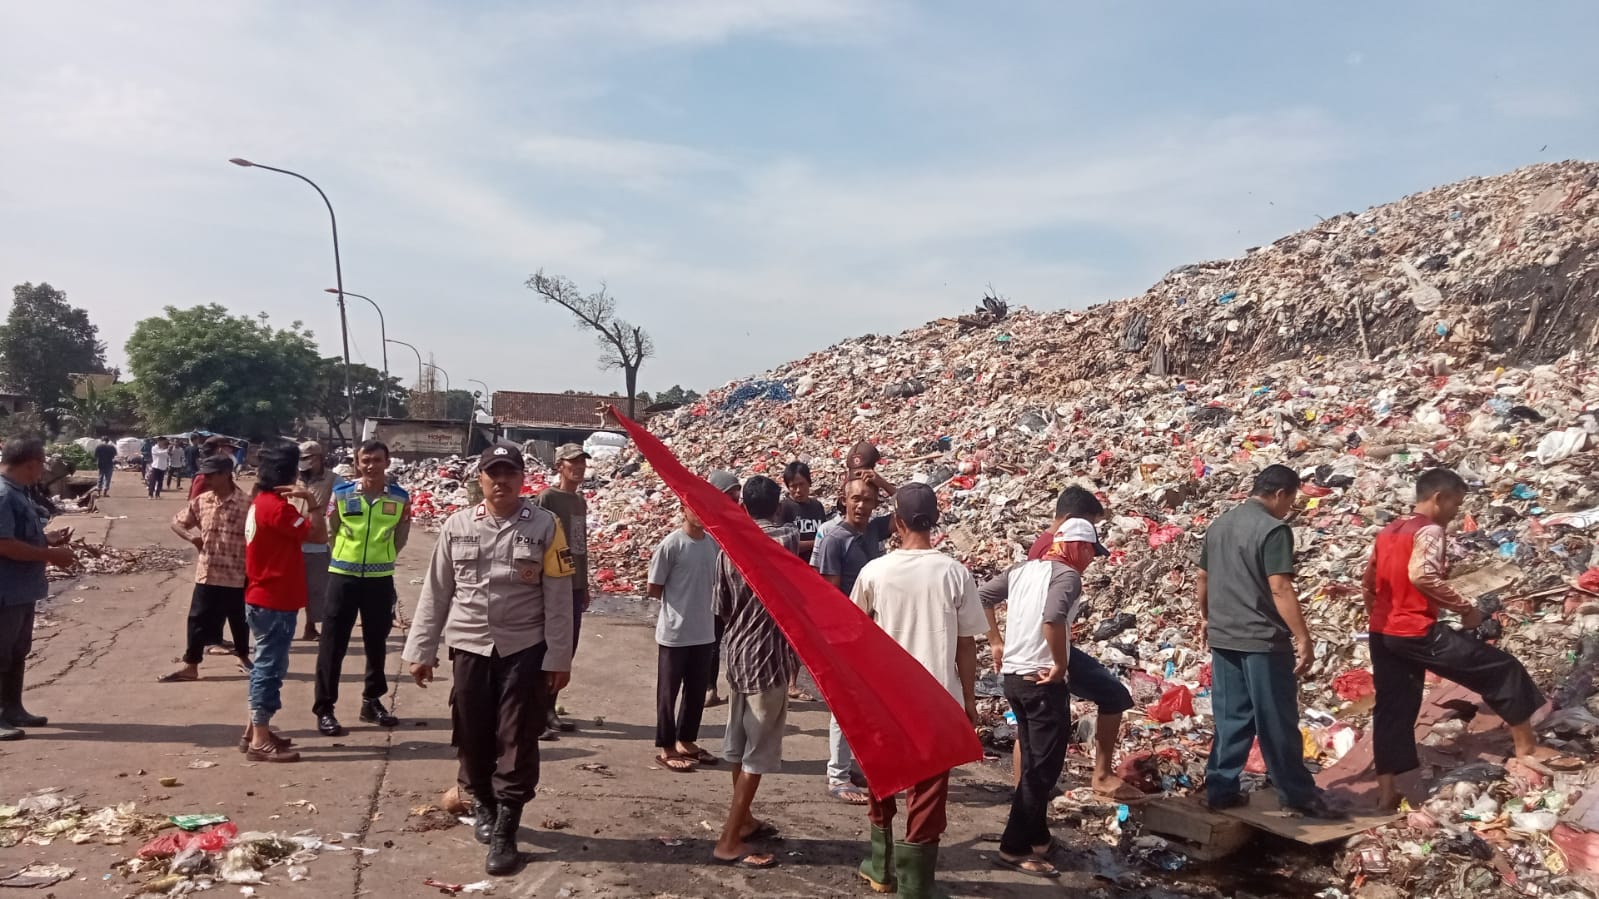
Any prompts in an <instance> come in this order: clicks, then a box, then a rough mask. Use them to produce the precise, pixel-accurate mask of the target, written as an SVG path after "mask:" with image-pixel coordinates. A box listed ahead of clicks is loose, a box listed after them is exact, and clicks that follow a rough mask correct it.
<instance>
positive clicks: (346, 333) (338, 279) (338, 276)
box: [228, 156, 355, 428]
mask: <svg viewBox="0 0 1599 899" xmlns="http://www.w3.org/2000/svg"><path fill="white" fill-rule="evenodd" d="M228 161H229V162H231V163H233V164H234V165H237V166H242V167H244V168H247V169H251V168H254V169H266V170H267V171H269V172H277V173H278V174H280V175H290V176H292V177H295V178H299V179H300V180H301V181H304V182H305V183H306V184H309V185H311V187H312V189H314V190H315V191H316V192H317V195H318V196H320V197H321V198H322V204H323V205H324V206H326V207H328V221H329V222H330V223H331V224H332V225H333V281H334V283H335V284H337V285H338V287H337V288H335V291H334V292H335V293H337V294H338V295H339V336H340V337H341V338H343V341H344V401H345V405H346V409H347V412H346V414H347V415H348V416H349V421H350V427H351V428H354V427H355V393H354V391H352V390H351V389H350V322H349V317H348V316H347V315H345V312H344V266H343V264H342V263H340V261H339V219H338V216H336V215H334V214H333V203H332V202H330V201H329V200H328V195H327V194H325V193H323V192H322V188H320V187H318V186H317V183H316V182H315V181H312V180H311V179H310V178H307V177H305V176H304V175H302V174H300V173H299V172H291V171H289V170H288V169H280V168H274V167H273V166H270V165H262V164H260V163H259V162H251V161H250V160H248V159H241V158H239V157H237V156H235V157H233V158H232V159H230V160H228Z"/></svg>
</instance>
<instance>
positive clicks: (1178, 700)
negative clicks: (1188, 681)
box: [1148, 684, 1194, 724]
mask: <svg viewBox="0 0 1599 899" xmlns="http://www.w3.org/2000/svg"><path fill="white" fill-rule="evenodd" d="M1148 714H1149V719H1150V720H1151V721H1159V722H1161V723H1163V724H1164V723H1165V722H1167V721H1170V720H1172V719H1173V718H1175V717H1177V716H1178V715H1181V716H1183V717H1184V718H1192V717H1194V694H1193V692H1192V691H1190V690H1189V689H1188V687H1186V686H1184V685H1182V684H1178V685H1177V686H1175V687H1171V688H1169V689H1167V690H1166V692H1164V693H1162V694H1160V701H1158V702H1156V703H1155V704H1154V705H1152V706H1150V707H1149V709H1148Z"/></svg>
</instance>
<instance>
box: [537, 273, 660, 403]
mask: <svg viewBox="0 0 1599 899" xmlns="http://www.w3.org/2000/svg"><path fill="white" fill-rule="evenodd" d="M527 286H528V288H529V289H530V290H532V291H534V292H535V293H537V294H538V295H539V296H540V297H542V298H543V299H544V301H545V302H546V303H554V304H556V305H557V306H560V307H561V308H563V309H565V310H566V311H567V312H570V313H572V316H573V317H574V318H576V319H577V325H578V327H580V328H585V329H587V330H591V331H594V332H595V333H596V334H597V335H598V338H597V340H598V343H599V345H600V367H601V368H620V369H621V370H622V375H623V377H624V378H626V380H627V417H628V418H637V417H638V416H637V415H636V414H635V413H636V412H637V408H636V407H637V405H638V370H639V366H641V365H643V364H644V360H645V359H648V358H650V357H651V356H653V355H655V342H654V341H653V340H650V335H648V334H646V333H644V329H643V328H640V327H639V326H637V325H633V324H629V323H628V322H625V321H623V320H622V319H619V318H617V317H616V300H614V299H612V298H611V295H610V294H608V293H606V292H605V284H604V283H603V282H602V283H601V284H600V289H599V290H598V291H597V292H595V293H590V294H585V293H583V291H581V290H579V289H578V287H577V285H576V284H573V283H572V282H571V281H569V280H568V279H566V278H563V277H561V276H560V275H546V274H544V269H539V270H538V272H536V273H535V274H534V275H533V277H531V278H529V279H527Z"/></svg>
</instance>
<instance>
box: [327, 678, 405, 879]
mask: <svg viewBox="0 0 1599 899" xmlns="http://www.w3.org/2000/svg"><path fill="white" fill-rule="evenodd" d="M396 655H398V653H396ZM395 667H396V668H397V669H398V670H396V671H395V673H394V690H393V691H392V692H391V693H390V696H391V697H392V698H391V699H390V702H392V703H393V706H394V707H393V708H392V709H390V711H391V712H393V713H394V715H395V716H398V715H399V714H400V708H401V706H400V685H401V683H403V681H402V680H401V679H400V673H399V672H400V671H403V670H404V668H405V660H404V659H400V660H399V662H398V663H397V664H396V666H395ZM341 674H342V672H341ZM398 729H399V728H384V734H383V764H381V765H380V766H379V767H378V770H377V777H376V778H374V780H373V783H372V794H371V795H370V796H369V797H367V803H366V814H365V815H363V816H362V819H361V829H360V830H359V831H358V833H359V843H360V845H361V847H362V848H366V838H367V836H368V835H370V834H371V832H372V819H373V817H374V816H375V815H376V814H377V813H378V804H379V803H380V802H381V801H382V799H383V786H384V785H385V784H386V783H388V780H389V765H390V764H391V763H392V762H393V761H394V732H395V731H396V730H398ZM369 857H370V856H369V855H368V854H367V853H365V852H363V853H361V854H360V856H359V857H358V858H356V860H355V889H354V891H353V892H352V893H351V895H352V896H359V895H361V889H362V883H363V881H364V880H365V879H366V869H367V867H368V866H369V864H370V863H369V862H368V861H367V859H368V858H369Z"/></svg>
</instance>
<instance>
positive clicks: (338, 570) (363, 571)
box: [328, 559, 394, 575]
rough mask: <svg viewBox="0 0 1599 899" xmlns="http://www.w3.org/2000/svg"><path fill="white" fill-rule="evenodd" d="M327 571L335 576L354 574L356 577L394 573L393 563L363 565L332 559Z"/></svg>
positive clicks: (368, 563) (367, 563) (366, 563)
mask: <svg viewBox="0 0 1599 899" xmlns="http://www.w3.org/2000/svg"><path fill="white" fill-rule="evenodd" d="M328 570H329V571H331V572H333V573H335V574H356V575H368V574H393V573H394V563H393V562H365V563H363V562H345V561H343V560H342V559H334V560H333V561H332V563H331V564H329V565H328Z"/></svg>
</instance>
